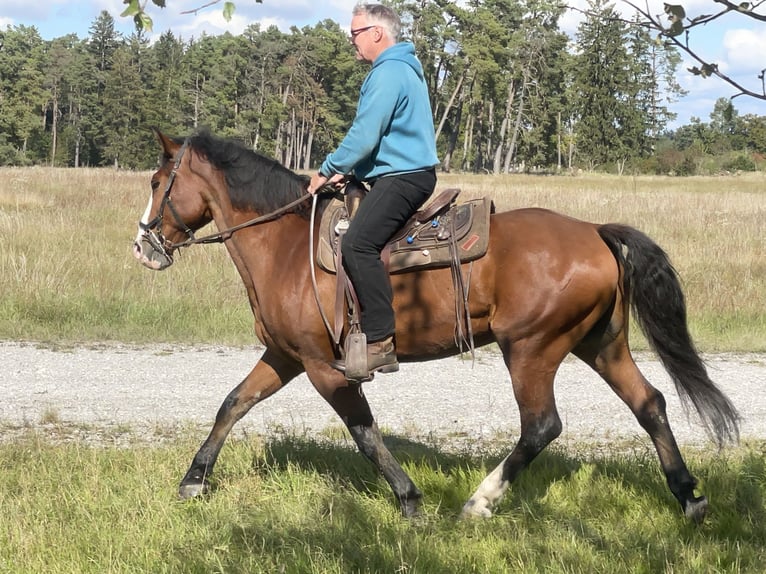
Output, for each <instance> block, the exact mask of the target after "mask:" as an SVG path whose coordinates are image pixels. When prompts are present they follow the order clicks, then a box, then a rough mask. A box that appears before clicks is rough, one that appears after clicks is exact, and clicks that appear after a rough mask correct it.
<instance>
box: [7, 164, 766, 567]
mask: <svg viewBox="0 0 766 574" xmlns="http://www.w3.org/2000/svg"><path fill="white" fill-rule="evenodd" d="M149 175H150V174H149V173H128V172H119V171H114V170H109V169H100V170H96V169H82V170H76V171H75V170H64V169H42V168H35V169H15V168H2V169H0V293H2V298H0V339H5V340H31V341H40V342H42V343H44V344H51V345H65V346H66V345H73V344H78V343H88V342H96V341H121V342H126V343H140V344H143V343H153V342H171V343H172V342H182V343H191V344H194V343H200V344H202V343H204V344H225V345H251V344H252V343H253V342H254V336H253V332H252V316H251V315H250V311H249V306H248V304H247V301H246V297H245V293H244V289H243V287H242V285H241V281H240V279H239V277H238V276H237V274H236V272H235V270H234V268H233V265H232V264H231V262H230V260H229V259H228V256H227V255H226V253H225V250H224V249H223V248H222V247H221V246H219V245H214V246H206V247H195V248H191V249H189V250H187V251H186V252H185V253H184V254H183V255H182V256H181V257H180V258H178V259H177V262H176V264H175V265H174V266H173V268H171V269H170V270H168V271H166V272H162V273H154V272H150V271H148V270H146V269H144V268H142V267H140V266H139V265H138V263H136V262H135V261H134V259H133V257H132V255H131V242H132V239H133V237H134V235H135V232H136V224H137V220H138V218H139V217H140V215H141V213H142V212H143V209H144V207H145V203H146V199H147V197H148V193H149V184H148V182H149ZM439 186H440V187H448V186H449V187H460V188H462V189H463V195H464V196H468V197H477V196H482V195H486V194H489V195H491V196H492V197H493V199H494V200H495V203H496V204H497V206H498V208H499V209H508V208H513V207H521V206H528V205H536V206H543V207H549V208H552V209H555V210H558V211H562V212H565V213H568V214H570V215H573V216H575V217H580V218H583V219H587V220H591V221H597V222H607V221H619V222H623V223H629V224H632V225H635V226H637V227H639V228H640V229H642V230H643V231H645V232H647V233H648V234H649V235H651V236H652V237H653V238H654V239H655V240H656V241H658V242H659V243H660V245H662V246H663V247H664V248H665V249H666V250H667V251H668V253H669V254H670V256H671V259H672V260H673V261H674V262H675V264H676V267H677V268H678V271H679V273H680V275H681V277H682V281H683V285H684V287H685V291H686V296H687V303H688V306H689V314H690V326H691V330H692V333H693V335H694V337H695V339H696V341H697V344H698V347H699V348H700V349H701V350H703V351H705V352H719V351H754V352H763V351H766V256H765V255H764V253H765V252H766V233H765V232H764V223H763V221H764V219H765V218H766V177H764V175H763V174H754V175H747V176H741V177H740V176H737V177H721V178H689V179H680V178H679V179H672V178H659V177H657V178H649V177H646V178H631V177H623V178H618V177H607V176H595V175H580V176H569V177H567V176H561V177H534V176H503V177H490V176H481V177H469V176H457V175H443V176H441V177H440V184H439ZM639 346H640V344H639ZM20 392H23V390H21V389H20ZM211 416H212V413H211ZM39 422H40V423H41V425H36V424H34V421H33V422H32V424H30V427H29V428H21V429H18V428H16V429H9V428H4V427H3V426H2V421H0V432H4V433H5V434H7V435H8V436H13V439H12V440H2V441H0V469H2V470H1V471H0V472H2V475H1V476H2V484H1V485H0V509H2V511H3V514H2V516H3V520H2V521H1V522H0V573H13V574H17V573H18V574H28V573H37V572H46V573H67V574H69V573H94V574H95V573H98V574H101V573H131V574H134V573H164V572H167V573H171V572H172V573H176V572H177V573H211V572H221V573H232V572H248V573H261V572H263V573H304V572H306V573H309V572H310V573H343V574H346V573H357V572H359V573H362V572H363V573H368V572H369V573H378V572H381V573H383V572H385V573H425V574H431V573H436V574H441V573H473V572H475V573H495V572H497V573H517V572H519V573H521V572H523V573H525V574H526V573H536V572H541V573H542V572H547V573H560V572H561V573H564V572H566V573H592V572H599V573H601V572H603V573H610V574H611V573H623V572H624V573H647V574H649V573H656V572H666V573H674V574H675V573H695V574H696V573H721V572H727V573H728V572H732V573H734V572H737V573H739V572H746V573H750V572H752V573H761V572H763V571H764V564H766V507H765V503H764V501H765V500H766V443H763V442H758V443H749V444H744V445H742V446H740V447H738V448H734V449H731V450H726V451H722V452H718V451H715V450H713V449H712V448H711V449H710V450H696V449H691V450H690V449H685V451H684V454H685V456H686V458H687V463H688V464H689V466H690V468H691V470H692V472H693V474H695V475H696V476H697V477H698V478H699V479H700V488H701V490H702V491H703V492H704V493H705V494H706V495H708V497H709V498H710V504H711V515H710V516H709V519H708V521H707V522H706V523H705V524H704V525H703V526H701V527H695V526H693V525H692V524H689V523H688V522H687V521H686V520H685V519H684V518H683V515H682V513H681V511H680V508H679V507H678V505H677V503H676V501H675V500H674V499H673V497H672V495H671V494H670V493H669V491H668V489H667V486H666V485H665V483H664V478H663V476H662V474H661V472H660V470H659V465H658V463H657V459H656V455H655V454H654V452H653V451H652V450H651V449H650V447H649V446H648V445H647V443H646V442H641V443H640V444H615V445H613V448H612V449H610V450H609V452H604V451H603V450H602V451H599V452H596V451H593V450H591V449H590V448H589V447H588V446H587V445H582V446H581V445H567V447H566V448H565V449H556V448H554V449H549V450H547V451H546V452H544V453H543V455H542V456H541V457H539V458H538V459H537V460H536V461H535V462H534V464H533V465H532V467H531V468H530V469H529V471H527V472H525V473H523V474H522V475H521V476H520V477H519V479H518V480H517V481H516V482H514V484H513V486H512V487H511V489H510V491H509V492H508V494H507V495H506V497H505V498H504V499H503V502H502V504H501V505H500V507H499V508H498V509H497V511H498V512H497V515H496V516H495V517H494V518H493V519H491V520H488V521H459V520H458V519H457V517H458V514H459V512H460V509H461V506H462V504H463V502H465V500H466V499H467V498H468V497H469V496H470V494H471V493H472V492H473V491H474V489H475V488H476V486H477V485H478V484H479V482H480V481H481V479H482V478H483V477H484V476H485V474H486V473H487V472H488V471H489V470H490V469H492V468H493V467H494V466H495V464H496V463H497V462H498V461H499V460H500V458H501V457H502V456H503V455H504V454H505V449H507V448H509V446H510V443H509V444H505V445H500V444H496V445H493V449H494V450H486V451H481V452H483V453H484V454H482V455H481V456H479V455H476V454H471V453H465V452H454V451H453V450H452V449H450V448H447V447H446V446H444V447H440V446H434V445H423V444H418V443H414V442H412V441H410V440H408V438H407V437H399V436H388V437H387V439H388V441H389V443H390V448H391V450H392V452H393V453H394V455H395V456H397V458H398V459H399V460H401V461H402V462H403V463H404V467H405V470H406V471H407V472H408V474H410V476H411V477H412V478H413V480H414V481H415V482H416V484H418V486H419V487H420V488H421V490H422V491H423V493H424V495H425V500H424V512H423V516H422V517H420V518H419V519H417V520H413V521H406V520H403V519H401V518H400V516H399V513H398V509H397V507H396V505H395V503H394V501H393V499H392V496H391V493H390V489H389V487H388V485H387V484H386V483H385V481H383V479H382V478H380V477H379V476H377V475H376V474H375V473H374V472H373V469H372V468H371V467H370V466H369V465H368V464H367V462H366V461H365V460H364V459H363V458H362V456H361V455H359V454H358V453H357V452H356V450H355V449H354V448H353V447H352V446H351V441H350V439H349V438H348V437H347V435H345V434H344V433H333V437H332V438H333V440H329V439H328V440H327V441H318V440H316V439H312V438H308V437H304V436H280V435H277V436H273V437H271V438H268V439H267V438H264V437H257V436H254V437H250V438H241V439H238V440H232V441H229V442H228V443H227V445H226V446H225V447H224V450H223V452H222V454H221V457H220V461H219V464H218V466H217V468H216V474H215V476H214V480H215V483H214V486H215V492H214V494H213V496H212V497H210V498H209V499H205V500H198V501H193V502H188V503H180V502H178V501H177V500H176V496H175V495H176V487H177V484H178V482H179V480H180V478H181V476H182V473H183V472H184V471H185V469H186V468H187V466H188V464H189V462H190V456H191V455H192V453H194V452H195V451H196V449H197V447H198V443H197V442H196V439H195V440H192V439H190V438H189V436H190V435H192V434H194V436H197V435H196V434H195V433H178V434H173V433H164V432H162V429H158V436H155V437H149V439H148V440H147V437H140V438H138V437H137V438H136V439H135V440H134V441H132V442H130V444H129V445H128V447H127V448H126V447H125V445H124V441H121V442H120V445H121V446H119V447H118V446H104V445H103V444H101V445H93V444H90V443H88V442H83V441H77V440H75V441H71V440H59V439H60V438H61V437H62V436H65V435H67V433H66V429H63V428H62V429H60V431H61V432H57V427H58V426H59V425H61V424H62V423H61V422H60V421H58V420H56V417H55V416H54V415H53V414H52V415H51V416H50V418H49V420H45V421H39ZM42 423H45V424H42ZM38 426H44V427H45V428H46V429H47V431H45V432H43V431H41V430H39V428H37V427H38ZM51 429H53V430H52V431H51ZM11 430H12V431H13V432H12V433H11V432H10V431H11ZM122 431H125V433H126V434H129V431H130V429H122ZM160 435H161V436H160ZM338 435H340V436H338ZM160 438H161V439H162V440H160ZM513 438H514V437H508V440H509V441H510V440H513Z"/></svg>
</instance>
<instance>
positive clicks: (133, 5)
mask: <svg viewBox="0 0 766 574" xmlns="http://www.w3.org/2000/svg"><path fill="white" fill-rule="evenodd" d="M123 4H127V5H128V7H127V8H125V10H124V11H123V12H122V14H120V16H122V17H123V18H125V17H127V16H135V15H136V14H138V13H139V12H141V7H140V6H139V5H138V0H125V1H124V2H123Z"/></svg>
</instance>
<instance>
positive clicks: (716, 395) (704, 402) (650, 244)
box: [599, 224, 739, 446]
mask: <svg viewBox="0 0 766 574" xmlns="http://www.w3.org/2000/svg"><path fill="white" fill-rule="evenodd" d="M599 234H600V235H601V238H602V239H603V240H604V241H605V242H606V244H607V245H608V246H609V249H611V251H612V253H614V256H615V258H616V259H617V261H618V262H619V263H620V266H621V267H622V268H623V270H624V279H623V289H624V292H625V297H626V298H627V300H628V301H629V302H630V305H631V308H632V309H633V315H634V316H635V317H636V319H637V320H638V323H639V325H640V327H641V330H642V331H643V332H644V334H645V335H646V338H647V339H648V341H649V344H650V345H651V346H652V348H653V349H654V350H655V352H656V353H657V355H658V356H659V358H660V361H661V362H662V365H663V366H664V367H665V370H666V371H667V372H668V374H670V377H671V378H672V379H673V383H675V386H676V390H677V392H678V394H679V396H680V397H681V400H682V402H684V404H688V401H691V403H692V404H693V405H694V408H695V409H696V410H697V412H698V413H699V415H700V418H701V419H702V423H703V424H704V425H705V428H706V429H707V431H708V433H709V434H710V435H711V436H712V437H713V438H715V440H716V442H717V443H718V445H719V446H720V445H722V444H723V443H724V442H725V441H726V440H727V439H729V440H733V441H736V440H738V439H739V414H738V413H737V409H736V408H734V405H733V404H732V403H731V401H729V399H728V398H727V397H726V395H724V394H723V393H722V392H721V391H720V389H719V388H718V387H716V385H715V383H714V382H713V381H711V380H710V377H708V374H707V369H706V368H705V365H704V363H703V362H702V359H701V358H700V356H699V353H698V352H697V350H696V349H695V347H694V343H693V342H692V339H691V336H690V335H689V328H688V326H687V323H686V302H685V300H684V294H683V291H682V289H681V284H680V282H679V280H678V275H677V273H676V270H675V269H674V268H673V265H672V264H671V263H670V260H669V259H668V256H667V254H666V253H665V252H664V251H663V250H662V248H661V247H660V246H659V245H657V244H656V243H655V242H654V241H652V240H651V239H650V238H649V237H648V236H647V235H645V234H644V233H642V232H641V231H639V230H637V229H634V228H632V227H628V226H627V225H617V224H607V225H602V226H600V227H599ZM623 246H624V247H625V248H626V250H624V249H623Z"/></svg>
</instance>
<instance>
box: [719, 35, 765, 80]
mask: <svg viewBox="0 0 766 574" xmlns="http://www.w3.org/2000/svg"><path fill="white" fill-rule="evenodd" d="M723 48H724V50H725V53H726V61H727V62H729V64H730V65H731V67H732V68H733V69H736V70H738V71H741V72H745V71H751V72H760V71H761V70H763V69H764V68H766V27H764V26H763V25H760V27H759V29H757V28H754V29H752V30H748V29H741V28H740V29H734V30H727V31H726V33H725V34H724V37H723Z"/></svg>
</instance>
